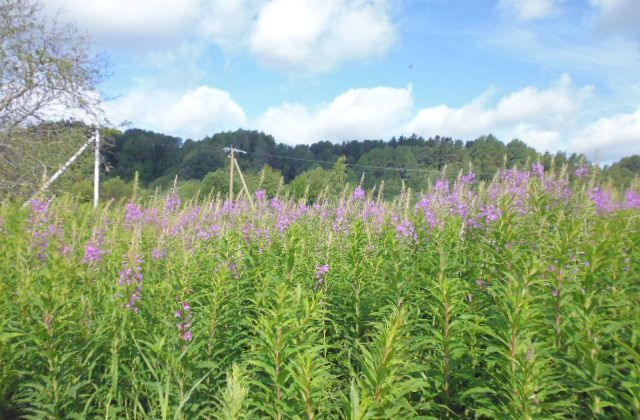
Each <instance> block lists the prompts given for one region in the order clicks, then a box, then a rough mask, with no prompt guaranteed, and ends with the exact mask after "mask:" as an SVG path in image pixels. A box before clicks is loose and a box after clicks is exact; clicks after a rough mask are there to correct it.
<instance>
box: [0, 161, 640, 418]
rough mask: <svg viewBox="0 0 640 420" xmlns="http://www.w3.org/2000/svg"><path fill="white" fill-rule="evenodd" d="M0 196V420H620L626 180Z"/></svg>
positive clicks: (639, 357)
mask: <svg viewBox="0 0 640 420" xmlns="http://www.w3.org/2000/svg"><path fill="white" fill-rule="evenodd" d="M568 175H569V174H566V173H564V172H563V171H562V170H558V171H545V169H544V168H543V167H542V166H541V165H533V166H532V167H531V168H529V169H528V170H516V169H512V170H504V171H501V172H499V173H498V174H496V176H495V178H494V179H493V181H492V182H490V183H483V182H478V181H477V180H476V178H475V176H474V174H473V173H465V174H461V175H460V176H459V177H458V179H457V180H456V181H455V182H449V181H447V180H439V181H437V182H436V183H435V184H434V185H433V186H432V187H431V188H429V189H428V190H427V191H425V192H424V193H420V194H415V193H412V192H410V191H404V192H403V194H402V195H401V196H400V197H399V198H398V199H396V200H395V201H393V202H385V201H383V200H382V199H381V197H382V194H380V192H379V191H375V192H374V191H365V190H364V189H363V188H361V187H357V188H356V189H355V190H349V189H348V188H347V189H345V190H344V192H343V194H342V198H341V199H338V200H336V201H328V200H321V201H319V202H316V203H306V202H300V201H293V200H290V199H288V198H287V197H283V196H276V197H267V195H266V193H265V192H264V191H257V192H256V194H255V197H254V199H253V200H251V201H249V200H241V201H234V202H228V201H220V200H213V201H209V202H186V203H184V202H181V201H180V199H179V197H178V196H177V195H175V194H171V195H170V196H168V197H158V196H157V197H155V198H153V199H151V200H148V201H146V202H142V201H140V200H133V201H132V202H130V203H125V204H124V205H122V206H118V205H114V204H111V205H108V206H106V207H104V208H102V209H101V210H98V211H95V210H93V209H91V208H90V207H88V205H86V204H80V203H76V202H73V201H71V200H70V199H65V198H63V199H59V200H54V201H49V200H44V199H41V200H36V201H34V202H33V203H31V204H32V205H31V208H30V209H26V210H24V209H19V208H18V207H17V206H13V205H9V204H7V203H5V204H3V205H0V413H1V414H0V417H7V418H11V417H23V418H78V419H85V418H132V419H142V418H153V419H156V418H161V419H167V418H174V419H181V418H184V419H192V418H224V419H237V418H276V419H290V418H308V419H316V418H318V419H319V418H352V419H367V418H403V417H407V418H411V417H421V418H446V417H451V418H453V417H468V418H516V419H531V418H618V419H619V418H638V417H639V416H640V306H639V305H638V302H640V189H639V187H640V185H638V184H635V185H634V186H632V187H631V188H630V189H629V190H627V191H617V190H615V189H613V188H611V187H610V186H607V185H596V184H595V181H594V177H593V176H592V174H590V173H589V170H588V168H579V169H578V171H577V173H576V174H572V175H574V176H572V177H571V178H572V179H574V180H575V181H574V182H573V183H570V182H569V181H568V179H569V176H568Z"/></svg>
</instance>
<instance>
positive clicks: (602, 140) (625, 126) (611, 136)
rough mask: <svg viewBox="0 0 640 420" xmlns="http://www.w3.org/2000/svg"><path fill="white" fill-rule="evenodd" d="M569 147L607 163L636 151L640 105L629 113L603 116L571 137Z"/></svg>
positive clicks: (639, 151) (639, 147)
mask: <svg viewBox="0 0 640 420" xmlns="http://www.w3.org/2000/svg"><path fill="white" fill-rule="evenodd" d="M570 150H572V151H576V152H580V153H584V154H585V155H586V156H587V157H588V158H590V159H595V158H596V157H597V158H598V160H600V161H601V162H605V163H606V162H611V161H613V160H615V159H618V158H620V157H621V156H628V155H632V154H640V108H638V109H637V110H636V111H635V112H631V113H619V114H615V115H613V116H610V117H603V118H600V119H598V120H596V121H595V122H593V123H591V124H588V125H587V126H585V127H584V128H583V129H581V130H579V131H578V132H577V133H576V134H575V136H573V138H572V140H571V142H570Z"/></svg>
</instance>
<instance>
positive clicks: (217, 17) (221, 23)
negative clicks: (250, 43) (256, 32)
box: [198, 0, 267, 49]
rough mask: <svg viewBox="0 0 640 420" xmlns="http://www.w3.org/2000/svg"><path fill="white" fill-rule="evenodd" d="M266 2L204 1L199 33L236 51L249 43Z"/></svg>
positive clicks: (243, 0)
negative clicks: (256, 20) (258, 15)
mask: <svg viewBox="0 0 640 420" xmlns="http://www.w3.org/2000/svg"><path fill="white" fill-rule="evenodd" d="M266 1H267V0H213V1H204V2H203V4H202V5H201V10H200V12H199V17H200V19H199V22H198V30H199V33H200V34H201V35H203V36H204V37H205V38H207V39H210V40H212V41H214V42H216V43H218V44H220V45H221V46H223V47H224V48H227V49H236V48H238V47H240V46H242V45H243V44H244V43H246V42H247V40H248V37H249V34H250V31H251V30H252V27H253V25H254V22H255V18H256V16H257V14H258V12H259V11H260V10H261V8H262V7H263V6H264V5H265V4H266Z"/></svg>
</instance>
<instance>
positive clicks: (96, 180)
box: [93, 128, 100, 208]
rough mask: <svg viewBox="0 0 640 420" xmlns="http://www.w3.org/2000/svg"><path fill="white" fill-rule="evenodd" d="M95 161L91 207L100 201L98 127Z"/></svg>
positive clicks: (97, 131)
mask: <svg viewBox="0 0 640 420" xmlns="http://www.w3.org/2000/svg"><path fill="white" fill-rule="evenodd" d="M95 139H96V144H95V162H94V166H93V208H98V202H99V201H100V129H99V128H96V136H95Z"/></svg>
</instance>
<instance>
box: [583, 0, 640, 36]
mask: <svg viewBox="0 0 640 420" xmlns="http://www.w3.org/2000/svg"><path fill="white" fill-rule="evenodd" d="M589 2H590V3H591V5H592V6H594V7H596V8H597V9H598V11H599V16H598V17H597V26H598V27H599V28H600V29H602V30H603V31H605V32H608V33H617V34H622V35H628V36H631V37H633V38H635V39H636V40H639V41H640V1H638V0H589Z"/></svg>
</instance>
